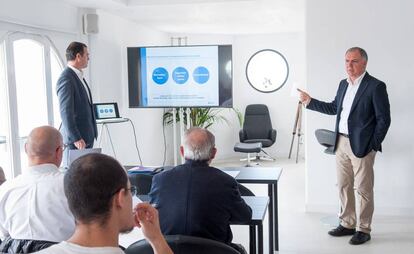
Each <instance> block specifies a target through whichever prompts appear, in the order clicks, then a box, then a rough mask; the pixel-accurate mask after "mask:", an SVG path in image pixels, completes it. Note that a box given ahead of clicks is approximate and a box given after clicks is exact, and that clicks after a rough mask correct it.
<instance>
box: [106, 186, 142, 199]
mask: <svg viewBox="0 0 414 254" xmlns="http://www.w3.org/2000/svg"><path fill="white" fill-rule="evenodd" d="M122 189H124V188H123V187H122V188H119V189H118V190H117V191H115V192H114V193H112V195H111V196H113V195H115V194H117V193H118V192H119V191H120V190H122ZM125 190H127V191H130V192H131V195H132V196H133V197H134V196H137V194H138V188H137V187H136V186H134V185H131V187H129V188H125Z"/></svg>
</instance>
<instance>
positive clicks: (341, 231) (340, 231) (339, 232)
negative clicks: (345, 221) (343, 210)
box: [328, 225, 355, 236]
mask: <svg viewBox="0 0 414 254" xmlns="http://www.w3.org/2000/svg"><path fill="white" fill-rule="evenodd" d="M328 234H330V235H331V236H345V235H354V234H355V228H346V227H343V226H342V225H339V226H338V227H337V228H334V229H332V230H331V231H329V232H328Z"/></svg>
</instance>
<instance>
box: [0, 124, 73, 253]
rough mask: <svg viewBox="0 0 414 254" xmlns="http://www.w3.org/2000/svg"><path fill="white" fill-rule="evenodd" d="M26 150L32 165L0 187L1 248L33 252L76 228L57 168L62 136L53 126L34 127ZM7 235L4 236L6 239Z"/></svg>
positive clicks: (5, 250)
mask: <svg viewBox="0 0 414 254" xmlns="http://www.w3.org/2000/svg"><path fill="white" fill-rule="evenodd" d="M25 150H26V154H27V157H28V162H29V167H28V168H27V169H25V170H23V173H22V174H21V175H19V176H17V177H16V178H14V179H11V180H8V181H7V182H5V183H4V184H3V185H1V187H0V235H1V238H2V239H3V242H2V243H1V245H0V252H2V253H3V252H4V253H30V252H34V251H36V250H40V249H42V248H45V247H48V246H50V245H52V244H54V243H56V242H60V241H62V240H65V239H67V238H68V237H69V236H70V235H72V233H73V232H74V230H75V218H74V217H73V215H72V213H71V212H70V210H69V207H68V202H67V200H66V197H65V194H64V190H63V176H64V175H63V174H62V173H61V172H60V171H59V170H58V167H59V166H60V163H61V161H62V154H63V150H64V146H63V141H62V136H61V135H60V133H59V131H58V130H56V129H55V128H53V127H50V126H41V127H38V128H35V129H33V130H32V131H31V132H30V134H29V137H28V139H27V142H26V144H25ZM4 238H5V239H4Z"/></svg>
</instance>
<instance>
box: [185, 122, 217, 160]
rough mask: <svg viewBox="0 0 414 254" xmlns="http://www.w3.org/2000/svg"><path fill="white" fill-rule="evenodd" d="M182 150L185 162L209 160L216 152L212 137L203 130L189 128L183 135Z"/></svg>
mask: <svg viewBox="0 0 414 254" xmlns="http://www.w3.org/2000/svg"><path fill="white" fill-rule="evenodd" d="M182 149H183V150H184V151H183V152H182V154H183V155H184V158H185V159H187V160H195V161H205V160H211V159H213V158H214V155H215V152H216V150H215V138H214V135H213V134H212V133H211V132H209V131H208V130H206V129H203V128H198V127H193V128H190V129H188V130H187V131H186V132H185V133H184V140H183V147H182Z"/></svg>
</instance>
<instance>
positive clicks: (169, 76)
mask: <svg viewBox="0 0 414 254" xmlns="http://www.w3.org/2000/svg"><path fill="white" fill-rule="evenodd" d="M128 86H129V87H128V88H129V107H130V108H137V107H138V108H139V107H153V108H157V107H159V108H169V107H232V106H233V100H232V96H233V79H232V46H231V45H209V46H170V47H129V48H128Z"/></svg>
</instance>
